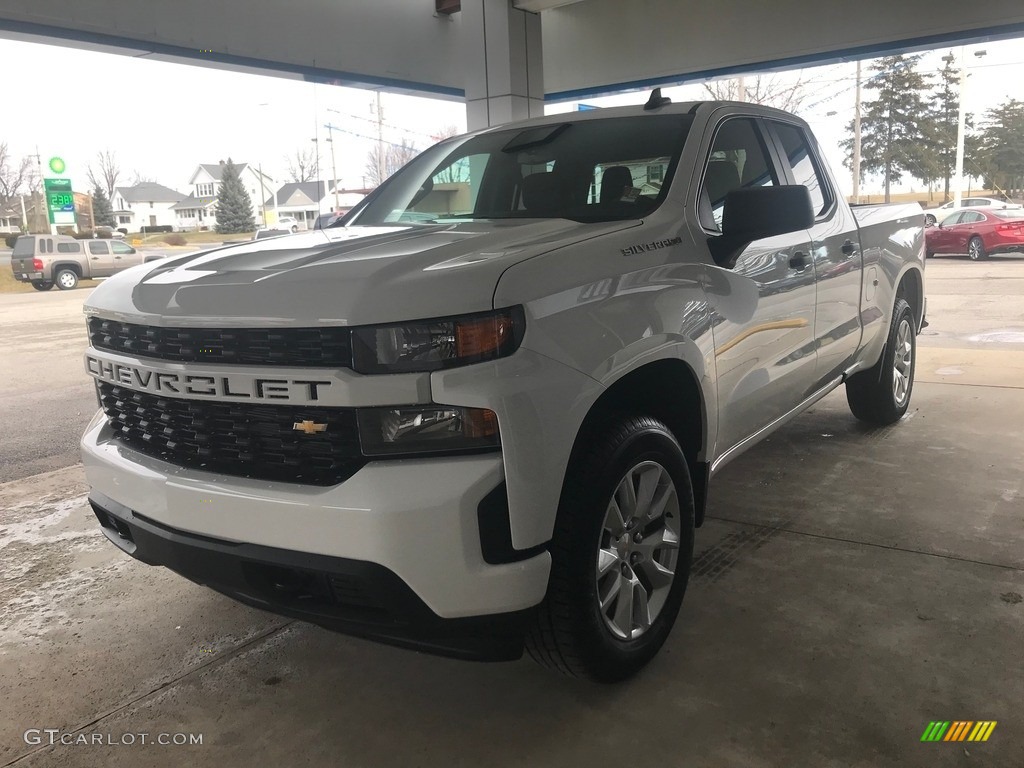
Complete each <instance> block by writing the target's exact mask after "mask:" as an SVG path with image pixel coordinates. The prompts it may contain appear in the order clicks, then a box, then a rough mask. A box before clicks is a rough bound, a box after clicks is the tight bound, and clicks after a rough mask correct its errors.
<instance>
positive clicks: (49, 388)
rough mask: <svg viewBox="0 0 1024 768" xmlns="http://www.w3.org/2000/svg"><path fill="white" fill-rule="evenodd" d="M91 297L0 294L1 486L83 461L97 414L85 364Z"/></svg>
mask: <svg viewBox="0 0 1024 768" xmlns="http://www.w3.org/2000/svg"><path fill="white" fill-rule="evenodd" d="M91 292H92V289H91V288H83V289H79V290H75V291H49V292H47V293H35V292H33V293H14V294H0V329H2V331H0V361H2V362H0V368H2V370H3V375H2V376H0V483H5V482H8V481H10V480H17V479H19V478H22V477H28V476H29V475H35V474H39V473H40V472H47V471H49V470H52V469H60V468H62V467H67V466H70V465H72V464H75V463H77V462H78V438H79V437H81V434H82V432H83V431H84V429H85V425H86V423H87V422H88V421H89V419H90V418H91V417H92V414H93V413H94V412H95V411H96V407H97V406H96V390H95V388H94V387H93V385H92V382H91V380H90V379H89V378H88V376H86V374H85V369H84V367H83V365H82V353H83V352H84V351H85V348H86V335H85V317H84V316H83V315H82V304H83V302H84V301H85V298H86V297H87V296H88V295H89V294H90V293H91Z"/></svg>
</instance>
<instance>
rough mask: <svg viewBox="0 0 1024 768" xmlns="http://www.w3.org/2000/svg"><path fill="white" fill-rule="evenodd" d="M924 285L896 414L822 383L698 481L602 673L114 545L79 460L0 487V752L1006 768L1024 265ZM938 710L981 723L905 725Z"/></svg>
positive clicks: (289, 760)
mask: <svg viewBox="0 0 1024 768" xmlns="http://www.w3.org/2000/svg"><path fill="white" fill-rule="evenodd" d="M979 269H980V270H985V271H984V272H979V271H978V270H979ZM928 280H929V286H928V292H929V308H930V309H929V320H930V321H931V326H930V328H929V329H928V330H927V331H926V333H927V334H928V335H926V336H922V338H921V346H920V349H919V368H918V377H917V383H916V385H915V391H914V395H913V402H912V406H911V411H910V412H909V413H908V415H907V417H905V418H904V419H903V420H902V421H901V422H900V423H899V424H897V425H894V426H893V427H891V428H888V429H883V430H870V429H866V428H864V427H862V426H861V425H859V424H858V423H857V422H855V421H853V419H852V417H851V416H850V415H849V412H848V410H847V408H846V404H845V400H844V397H843V394H842V392H841V391H840V392H837V393H834V394H833V395H831V396H830V397H828V398H826V399H825V400H823V401H822V402H821V403H819V404H818V405H817V406H815V407H814V408H813V409H812V410H811V411H810V412H808V413H807V414H804V415H803V416H802V417H801V418H799V419H797V420H795V421H794V422H792V423H791V424H789V425H788V426H787V427H785V428H783V429H782V430H780V431H778V432H777V433H775V434H774V435H773V436H772V437H771V438H770V440H769V441H768V442H766V443H762V444H761V445H759V446H758V447H756V448H754V449H753V450H751V451H750V452H748V453H747V454H745V455H744V456H742V457H741V458H740V459H738V460H737V461H736V462H734V463H733V464H731V465H730V466H729V467H728V468H727V469H726V470H724V471H723V472H722V473H721V474H720V475H719V476H717V477H716V479H715V483H714V485H713V488H712V494H711V506H710V509H709V520H708V522H707V523H706V525H705V526H704V527H703V528H702V529H701V530H700V531H699V532H698V536H697V559H696V562H695V564H694V575H693V578H692V580H691V586H690V589H689V591H688V594H687V598H686V601H685V603H684V606H683V611H682V614H681V616H680V620H679V622H678V624H677V626H676V629H675V630H674V632H673V634H672V636H671V637H670V639H669V641H668V643H667V645H666V647H665V650H664V652H663V653H662V655H661V656H660V657H659V658H658V659H657V660H656V661H655V662H654V663H653V664H652V665H651V666H650V667H649V668H648V669H647V670H646V671H645V672H644V673H643V674H642V675H640V676H639V677H638V678H636V679H635V680H633V681H630V682H628V683H626V684H624V685H621V686H618V687H598V686H592V685H589V684H584V683H579V682H576V681H571V680H566V679H563V678H559V677H555V676H552V675H550V674H549V673H546V672H544V671H542V670H540V669H539V668H537V667H535V666H534V665H533V664H532V663H530V662H529V661H526V660H524V661H521V662H516V663H510V664H500V665H477V664H467V663H460V662H455V661H449V660H444V659H436V658H432V657H428V656H422V655H419V654H415V653H411V652H407V651H401V650H396V649H391V648H386V647H383V646H377V645H373V644H370V643H367V642H364V641H359V640H355V639H351V638H347V637H343V636H339V635H335V634H332V633H329V632H326V631H324V630H321V629H318V628H315V627H312V626H309V625H305V624H302V623H299V622H291V621H288V620H286V619H282V618H279V617H275V616H270V615H267V614H263V613H261V612H258V611H255V610H252V609H249V608H245V607H243V606H240V605H237V604H235V603H233V602H232V601H230V600H227V599H226V598H222V597H220V596H218V595H216V594H214V593H212V592H209V591H208V590H205V589H203V588H200V587H197V586H195V585H192V584H191V583H189V582H187V581H185V580H183V579H181V578H179V577H177V576H175V575H173V574H171V573H169V572H167V571H165V570H163V569H154V568H148V567H146V566H142V565H140V564H138V563H136V562H135V561H132V560H130V559H128V558H126V557H125V556H123V555H122V554H121V553H120V552H119V551H118V550H116V549H115V548H114V547H113V546H111V545H109V544H108V543H107V542H106V540H105V539H104V538H103V536H102V535H101V534H100V533H99V531H98V528H97V526H96V524H95V522H94V519H93V518H92V515H91V512H89V510H88V508H87V506H86V505H85V503H84V496H85V492H86V489H85V487H84V484H83V481H82V476H81V472H80V469H79V468H78V467H75V466H70V467H68V468H65V469H62V470H59V471H57V472H53V473H49V474H46V475H38V476H35V477H30V478H27V479H23V480H19V481H17V482H14V483H8V484H6V485H3V486H0V510H2V511H0V552H2V553H3V561H2V562H3V566H2V568H3V573H4V577H5V578H4V581H3V584H2V586H0V590H2V595H3V600H2V601H0V765H10V764H16V765H19V766H20V765H26V766H87V765H89V766H92V765H107V766H118V765H138V764H145V765H182V764H214V763H217V764H223V765H250V764H259V765H294V764H298V763H304V764H311V765H319V764H324V765H339V766H346V767H347V766H403V768H404V767H405V766H412V765H421V766H474V767H475V766H481V765H486V766H521V765H538V766H547V765H550V766H576V765H581V766H582V765H593V766H605V765H609V766H611V765H620V764H623V763H626V764H630V765H634V764H635V765H667V766H683V765H685V766H690V765H693V766H716V767H717V766H743V768H759V767H761V766H764V767H766V768H767V767H768V766H772V767H774V766H836V767H837V768H838V767H839V766H843V767H844V768H845V767H846V766H864V767H865V768H866V767H867V766H871V767H872V768H874V767H875V766H969V765H973V766H998V767H1000V768H1011V767H1018V768H1019V766H1022V765H1024V715H1022V713H1021V712H1020V703H1021V701H1024V676H1022V675H1021V674H1020V664H1021V661H1020V659H1021V652H1020V648H1021V644H1020V638H1021V636H1022V634H1024V597H1022V595H1024V526H1022V521H1024V502H1022V496H1024V472H1022V470H1021V467H1020V457H1021V456H1024V383H1022V381H1021V380H1020V379H1019V378H1017V377H1016V375H1015V374H1014V373H1009V374H1008V373H1007V371H1011V372H1012V371H1016V370H1020V369H1021V368H1022V367H1024V343H1017V342H1014V341H1013V339H1014V338H1016V337H1015V336H1014V335H1013V334H1015V333H1017V332H1018V331H1022V330H1024V324H1022V323H1021V320H1020V318H1021V317H1022V316H1024V261H1021V262H1019V263H1014V262H1006V263H998V262H990V263H988V264H972V263H969V262H959V261H952V260H950V261H946V260H941V261H933V262H929V265H928ZM1018 280H1020V282H1018ZM979 284H982V285H985V286H986V291H987V292H985V293H981V294H972V291H974V290H975V289H976V287H977V286H978V285H979ZM976 295H981V296H983V297H985V306H986V307H987V310H986V312H990V313H991V315H990V316H984V315H983V317H982V318H981V320H978V319H977V317H976V315H977V314H978V313H977V312H975V309H976V307H977V304H976V302H975V301H973V300H972V297H973V296H976ZM0 298H4V297H0ZM27 298H37V297H35V296H28V297H27ZM978 334H997V335H998V338H999V339H1000V340H999V341H994V342H985V341H979V340H977V338H975V339H974V340H971V338H969V337H978ZM981 338H992V337H991V336H984V337H981ZM993 345H996V346H993ZM952 369H958V370H959V371H960V373H952V372H951V370H952ZM67 375H68V376H70V372H69V373H68V374H67ZM2 405H3V407H4V410H3V415H4V416H5V418H6V417H7V416H8V407H7V401H4V402H3V403H2ZM937 719H943V720H958V719H962V720H982V719H988V720H996V721H998V725H997V727H996V728H995V730H994V732H993V734H992V737H991V738H990V740H989V741H988V742H987V743H984V744H952V743H939V744H922V743H921V742H920V736H921V733H922V732H923V731H924V729H925V726H926V725H927V724H928V722H929V721H931V720H937ZM44 728H55V729H61V730H62V731H64V732H67V733H71V734H72V736H71V738H77V737H79V736H83V735H84V736H85V737H86V740H91V739H92V738H95V736H94V734H95V735H98V736H99V737H100V738H102V739H104V740H113V741H115V742H120V741H121V740H122V739H125V738H126V737H128V736H131V737H132V738H133V739H134V740H135V741H136V743H135V744H134V745H130V746H129V745H124V744H121V743H117V744H116V745H88V746H87V745H79V746H74V745H70V746H64V745H56V746H48V745H47V744H46V742H45V741H43V742H42V743H39V744H31V743H26V740H25V738H24V733H25V731H26V730H28V729H44ZM142 732H145V733H147V734H151V735H152V737H153V738H155V737H156V735H157V734H159V733H169V734H172V733H188V734H201V735H202V739H203V743H202V745H194V746H156V745H141V744H139V743H138V740H139V736H138V734H140V733H142ZM31 740H32V739H31V737H30V741H31Z"/></svg>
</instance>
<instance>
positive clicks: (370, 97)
mask: <svg viewBox="0 0 1024 768" xmlns="http://www.w3.org/2000/svg"><path fill="white" fill-rule="evenodd" d="M980 49H984V50H985V51H986V52H987V55H986V56H985V57H984V58H982V59H977V58H976V57H975V56H973V52H974V51H976V50H980ZM948 50H949V48H948V47H945V48H943V49H941V50H938V51H935V52H933V53H929V54H927V56H926V58H925V60H924V66H925V68H926V69H930V70H933V71H938V70H939V69H940V68H941V67H942V61H941V56H942V55H944V54H945V53H947V52H948ZM953 50H954V53H955V54H956V55H957V56H959V55H961V49H960V48H959V47H955V48H954V49H953ZM57 51H58V48H57V47H56V46H49V45H39V44H35V43H25V42H16V41H9V40H0V62H2V63H3V64H4V66H3V70H4V72H6V73H7V74H8V77H6V78H5V82H4V97H3V100H4V104H5V106H7V107H12V105H19V107H18V108H6V109H5V110H4V113H3V118H2V121H0V141H6V142H7V143H8V145H9V149H10V151H11V153H12V154H13V155H14V156H15V157H18V156H22V155H27V154H35V152H36V148H37V147H38V151H39V154H40V155H41V156H42V160H43V163H44V165H45V163H46V161H47V160H48V159H49V158H50V157H52V156H54V155H59V156H61V157H63V158H64V160H65V161H66V163H67V168H68V174H69V175H70V176H71V178H72V181H73V184H74V187H75V189H76V190H86V189H87V182H86V166H88V164H89V163H90V162H94V158H95V155H96V152H97V151H99V150H104V149H112V150H114V151H115V152H116V153H117V156H118V158H119V160H120V164H121V168H122V181H123V182H124V183H127V182H128V181H129V180H130V179H131V177H132V175H133V174H134V172H135V171H138V172H139V173H141V174H142V175H143V176H148V177H152V178H155V179H156V180H157V181H159V182H161V183H163V184H165V185H167V186H170V187H173V188H175V189H177V190H179V191H182V192H186V191H188V190H187V188H186V187H187V182H188V179H189V176H190V175H191V173H192V171H193V170H194V169H195V167H196V165H197V164H199V163H216V162H217V161H218V160H221V159H226V158H227V157H229V156H230V157H232V158H233V159H234V160H235V161H236V162H249V163H254V164H260V163H262V165H263V170H264V172H266V173H268V174H270V175H271V176H272V177H273V178H275V179H277V180H280V181H286V180H287V174H286V169H287V163H286V160H285V157H286V155H289V154H293V153H294V152H295V151H296V150H299V149H309V148H311V147H313V146H315V145H314V144H313V142H312V141H311V139H312V138H313V137H314V136H318V137H319V138H320V139H321V140H323V139H324V138H326V136H327V135H328V133H329V131H328V129H326V128H324V125H326V124H328V123H330V124H332V125H334V126H336V127H337V130H335V131H334V132H333V135H334V138H335V144H334V146H335V160H336V163H337V168H338V176H339V177H340V178H341V179H342V181H343V182H344V184H345V186H346V187H349V188H355V187H360V186H362V185H363V181H364V174H365V166H366V162H367V157H366V156H367V152H368V151H369V150H370V149H371V148H372V146H373V144H374V142H375V137H376V131H377V126H376V123H375V122H374V120H375V105H374V99H375V98H376V97H375V94H374V92H372V91H366V90H360V89H352V88H342V87H338V86H326V85H313V84H309V83H304V82H301V81H295V80H287V79H282V78H277V77H270V76H266V77H263V76H256V75H248V74H240V73H235V72H227V71H223V70H217V69H212V68H207V67H200V66H188V65H182V64H171V63H167V62H161V61H152V60H148V59H146V58H131V57H127V56H120V55H115V54H107V53H96V52H91V51H82V50H76V49H73V48H62V49H60V52H59V57H60V58H59V63H60V67H59V68H60V70H61V71H66V72H73V73H74V80H73V81H72V80H70V79H69V80H65V81H60V80H55V81H53V83H52V84H50V85H47V84H46V83H45V82H44V80H43V75H42V73H47V72H53V71H54V64H55V59H54V55H55V53H56V52H57ZM964 53H965V54H966V58H967V60H968V61H969V66H970V67H971V69H970V71H971V72H972V75H971V78H970V80H969V88H968V97H967V102H966V103H967V108H968V111H973V112H977V113H981V112H984V111H985V110H986V109H989V108H991V107H994V106H996V105H998V104H999V103H1001V102H1003V101H1005V100H1006V99H1008V98H1010V97H1011V96H1015V97H1017V98H1021V96H1022V83H1024V49H1022V46H1021V42H1020V41H1019V40H1011V41H1002V42H997V43H987V44H984V45H975V46H970V47H968V48H967V49H966V51H964ZM36 73H39V74H36ZM867 74H868V72H867V65H865V76H867ZM12 75H13V76H12ZM786 76H787V77H795V76H797V75H796V74H793V75H786ZM802 76H803V77H804V78H806V79H808V80H810V81H811V82H812V83H813V86H812V88H813V92H812V95H811V96H809V97H808V98H807V99H806V101H805V102H804V106H803V108H802V111H801V114H802V116H803V117H805V118H806V119H807V120H808V121H809V122H810V123H811V124H812V126H813V127H814V129H815V132H816V134H817V135H818V138H819V141H820V142H821V143H822V145H823V146H824V147H825V151H826V153H827V154H829V159H830V161H831V163H832V165H833V168H834V169H835V172H836V175H837V176H838V177H839V179H840V183H841V184H843V185H844V186H845V188H846V191H847V192H848V191H849V187H850V181H849V172H848V171H847V170H846V169H844V168H842V166H841V162H842V153H841V151H840V150H839V149H838V147H837V144H838V142H839V141H840V140H841V139H842V138H844V137H845V135H846V125H847V123H848V122H849V120H850V119H851V118H852V116H853V109H854V64H852V63H849V64H838V65H832V66H827V67H818V68H814V69H807V70H804V71H803V74H802ZM48 88H49V90H48ZM664 92H665V94H666V95H670V96H672V97H673V99H675V100H677V101H679V100H686V99H691V98H703V97H705V96H706V92H705V91H704V90H703V88H702V87H701V86H700V85H688V86H680V87H676V88H666V89H664ZM43 93H46V96H45V97H42V96H41V94H43ZM866 93H868V92H866ZM645 98H646V94H645V93H627V94H619V95H616V96H610V97H602V98H588V99H586V100H585V102H586V103H588V104H593V105H597V106H611V105H614V104H635V103H641V102H642V101H644V100H645ZM381 100H382V105H383V110H384V123H385V126H384V137H385V140H387V141H389V142H395V143H400V142H401V141H402V140H406V141H408V142H410V143H412V144H414V145H415V146H416V147H417V148H419V149H423V148H425V147H427V146H429V145H430V144H432V143H433V141H434V140H433V138H432V135H435V134H436V133H438V132H440V131H442V130H444V129H445V128H446V127H448V126H454V127H455V128H457V129H458V130H460V131H461V130H464V129H465V110H464V107H463V105H462V104H461V103H460V102H457V101H446V100H439V99H431V98H417V97H412V96H403V95H398V94H389V93H384V94H383V95H382V96H381ZM575 108H576V104H575V102H573V103H568V104H555V105H549V107H548V111H549V112H553V111H559V112H560V111H566V110H573V109H575ZM828 112H835V113H836V114H834V115H828ZM319 146H320V147H321V169H322V176H323V177H324V178H326V177H328V176H329V175H330V164H331V157H330V151H329V149H330V145H329V144H326V143H324V142H323V141H321V142H320V144H319ZM879 189H880V183H879V181H878V180H877V179H868V180H866V182H865V183H864V184H863V185H862V190H864V191H866V192H872V191H874V192H877V191H878V190H879Z"/></svg>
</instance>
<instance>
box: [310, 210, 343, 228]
mask: <svg viewBox="0 0 1024 768" xmlns="http://www.w3.org/2000/svg"><path fill="white" fill-rule="evenodd" d="M344 215H345V214H343V213H321V214H320V215H319V216H317V217H316V220H314V221H313V229H325V228H326V227H329V226H331V225H332V224H334V222H336V221H337V220H338V219H340V218H341V217H342V216H344Z"/></svg>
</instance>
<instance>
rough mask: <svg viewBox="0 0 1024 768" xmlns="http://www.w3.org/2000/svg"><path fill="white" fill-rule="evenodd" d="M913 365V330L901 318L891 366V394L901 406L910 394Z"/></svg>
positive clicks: (907, 322) (905, 320)
mask: <svg viewBox="0 0 1024 768" xmlns="http://www.w3.org/2000/svg"><path fill="white" fill-rule="evenodd" d="M913 366H914V330H913V328H911V326H910V321H909V320H907V318H905V317H904V318H903V319H902V320H901V321H900V326H899V328H898V329H897V331H896V349H895V355H894V356H893V366H892V394H893V397H894V398H895V399H896V405H897V406H902V405H903V403H904V402H906V399H907V397H908V396H909V395H910V382H911V377H912V376H913Z"/></svg>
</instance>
